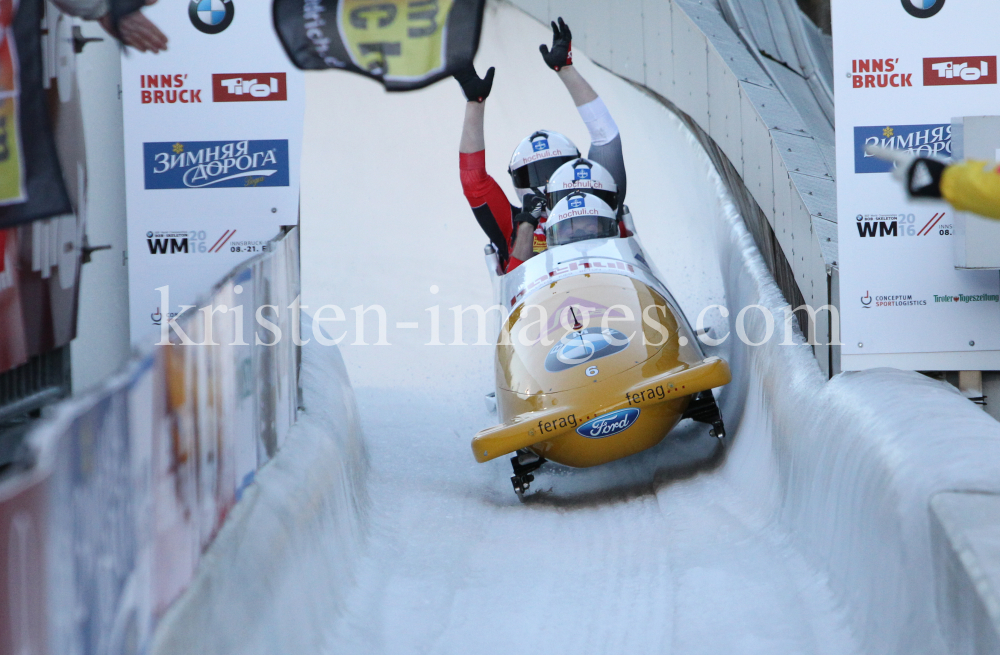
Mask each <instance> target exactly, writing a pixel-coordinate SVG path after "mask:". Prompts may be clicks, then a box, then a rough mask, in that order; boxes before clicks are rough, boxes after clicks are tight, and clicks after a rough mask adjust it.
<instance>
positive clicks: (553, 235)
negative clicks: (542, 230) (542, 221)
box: [546, 216, 618, 246]
mask: <svg viewBox="0 0 1000 655" xmlns="http://www.w3.org/2000/svg"><path fill="white" fill-rule="evenodd" d="M616 236H618V221H616V220H615V219H613V218H608V217H606V216H574V217H573V218H567V219H566V220H563V221H559V222H558V223H555V224H554V225H552V226H550V227H549V229H548V230H547V235H546V242H547V243H548V245H549V246H564V245H566V244H567V243H575V242H577V241H584V240H586V239H601V238H606V237H616Z"/></svg>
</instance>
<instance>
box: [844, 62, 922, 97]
mask: <svg viewBox="0 0 1000 655" xmlns="http://www.w3.org/2000/svg"><path fill="white" fill-rule="evenodd" d="M898 65H899V58H898V57H897V58H894V59H852V60H851V84H852V85H853V87H854V88H855V89H861V88H864V89H875V88H879V89H884V88H886V87H893V88H900V87H906V86H913V73H900V72H899V71H898V70H897V69H896V66H898Z"/></svg>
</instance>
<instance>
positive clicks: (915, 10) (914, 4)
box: [901, 0, 944, 18]
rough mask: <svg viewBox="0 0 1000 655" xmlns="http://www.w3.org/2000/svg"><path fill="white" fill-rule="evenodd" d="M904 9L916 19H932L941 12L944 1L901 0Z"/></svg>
mask: <svg viewBox="0 0 1000 655" xmlns="http://www.w3.org/2000/svg"><path fill="white" fill-rule="evenodd" d="M901 2H902V3H903V9H905V10H906V13H908V14H909V15H911V16H915V17H916V18H930V17H931V16H933V15H934V14H936V13H938V12H939V11H941V8H942V7H944V0H901Z"/></svg>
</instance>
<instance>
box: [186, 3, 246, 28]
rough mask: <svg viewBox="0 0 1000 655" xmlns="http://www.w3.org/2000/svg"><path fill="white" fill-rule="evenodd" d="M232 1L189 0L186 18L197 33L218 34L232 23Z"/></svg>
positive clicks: (234, 10)
mask: <svg viewBox="0 0 1000 655" xmlns="http://www.w3.org/2000/svg"><path fill="white" fill-rule="evenodd" d="M235 13H236V8H235V7H234V6H233V0H191V4H189V5H188V17H189V18H190V19H191V24H192V25H194V26H195V28H197V29H198V31H199V32H204V33H205V34H218V33H219V32H221V31H223V30H224V29H226V28H227V27H229V24H230V23H232V22H233V14H235Z"/></svg>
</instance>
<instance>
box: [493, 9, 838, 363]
mask: <svg viewBox="0 0 1000 655" xmlns="http://www.w3.org/2000/svg"><path fill="white" fill-rule="evenodd" d="M510 2H512V3H513V4H514V5H516V6H518V7H520V8H521V9H523V10H524V11H525V12H527V13H528V14H530V15H531V16H533V17H535V18H536V19H538V20H540V21H542V22H543V23H548V22H549V21H550V20H555V19H556V18H557V17H558V16H562V17H563V18H565V19H566V20H567V21H568V22H569V23H570V25H571V27H572V29H573V38H574V45H575V46H576V47H578V48H579V49H580V50H582V51H583V52H584V53H586V55H587V56H588V57H589V58H591V59H593V60H594V61H595V62H596V63H598V64H600V65H601V66H603V67H605V68H608V69H609V70H611V71H612V72H614V73H616V74H618V75H620V76H622V77H624V78H625V79H627V80H629V81H631V82H634V83H636V84H639V85H642V86H644V87H647V88H648V89H650V90H651V91H653V92H655V93H656V94H658V95H660V96H662V97H664V98H666V99H667V100H669V101H670V102H671V103H673V104H674V105H675V106H676V107H677V108H678V109H679V110H680V111H681V112H683V113H684V114H686V115H687V116H688V117H690V119H691V121H692V123H693V124H694V125H696V126H698V127H699V128H700V129H701V130H702V131H704V133H705V134H707V135H708V136H709V137H710V138H711V139H712V140H713V141H714V142H715V144H716V145H717V146H718V148H719V149H720V151H721V152H722V153H724V154H725V156H726V157H728V159H729V162H730V164H731V165H732V167H733V170H734V171H735V172H736V173H737V174H738V175H739V176H740V177H741V178H742V180H743V182H744V184H745V188H746V191H747V195H748V196H749V197H752V199H753V200H754V201H756V203H757V205H758V206H759V207H760V210H761V212H762V213H763V216H764V217H765V218H766V223H767V225H766V226H764V227H766V228H767V229H766V230H760V231H761V235H760V236H759V237H758V234H756V232H757V230H755V234H754V236H755V237H758V245H760V246H761V250H762V252H763V254H764V255H765V258H766V263H767V264H768V268H769V270H770V271H771V272H772V273H773V274H775V277H776V278H777V279H778V282H779V285H780V286H781V289H782V291H783V292H784V293H785V295H786V297H788V299H789V301H795V300H797V298H796V296H797V295H799V294H801V295H800V297H801V298H802V300H804V302H806V303H808V304H809V305H811V306H813V307H820V306H823V305H827V304H833V305H838V304H839V298H837V296H836V294H835V293H832V291H836V280H835V279H834V280H832V281H831V279H830V278H831V275H832V276H833V277H834V278H835V277H836V267H837V224H836V220H837V219H836V217H837V213H836V186H835V183H834V154H833V148H832V145H830V146H827V145H826V144H824V143H823V142H822V141H821V140H818V139H816V138H814V137H813V135H811V133H810V132H811V130H810V128H809V127H808V126H807V125H806V123H805V122H804V121H803V120H802V118H801V117H800V115H799V113H798V112H797V111H796V109H795V107H794V106H793V105H792V104H791V102H790V101H789V100H788V99H786V98H785V97H784V96H783V95H782V92H781V90H780V89H779V88H778V87H777V86H776V85H775V83H774V82H773V81H772V79H771V78H770V77H769V75H768V73H767V72H766V71H765V70H764V69H763V68H762V67H761V65H760V64H758V62H757V60H756V59H755V58H754V56H753V55H752V54H751V52H750V50H748V48H747V46H746V45H745V44H744V43H743V41H742V40H741V38H740V36H739V35H738V34H737V33H736V32H734V31H733V29H732V28H731V27H730V26H729V24H727V22H726V19H725V18H724V17H723V15H722V12H721V11H720V9H719V8H717V7H716V6H715V5H714V4H713V3H711V2H701V1H699V0H621V1H619V2H615V3H608V2H604V1H603V0H575V1H572V2H571V1H570V0H510ZM738 191H739V192H742V190H738ZM746 218H747V220H748V222H750V220H751V219H752V218H753V217H749V216H748V217H746ZM788 269H790V272H791V276H792V279H791V280H785V279H784V277H785V276H784V275H783V273H784V271H785V270H788ZM831 284H832V285H833V286H832V289H831ZM793 287H794V288H795V289H797V292H798V293H795V291H794V290H793ZM830 332H831V328H830V323H829V321H826V322H821V323H819V324H818V325H817V329H816V333H815V337H816V339H815V340H816V341H817V342H819V344H830V343H831V340H830ZM814 350H815V353H816V359H817V361H818V362H819V363H820V367H821V368H822V369H823V371H824V372H825V373H827V374H828V375H832V374H834V373H837V372H838V371H839V349H838V348H836V347H834V348H833V352H831V348H830V346H828V345H817V346H815V347H814Z"/></svg>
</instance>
